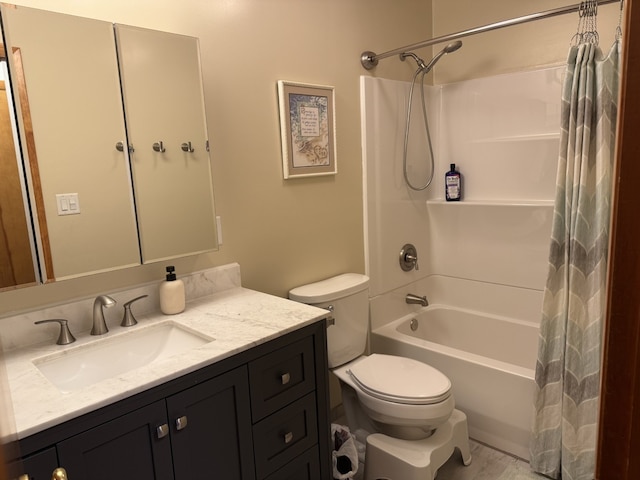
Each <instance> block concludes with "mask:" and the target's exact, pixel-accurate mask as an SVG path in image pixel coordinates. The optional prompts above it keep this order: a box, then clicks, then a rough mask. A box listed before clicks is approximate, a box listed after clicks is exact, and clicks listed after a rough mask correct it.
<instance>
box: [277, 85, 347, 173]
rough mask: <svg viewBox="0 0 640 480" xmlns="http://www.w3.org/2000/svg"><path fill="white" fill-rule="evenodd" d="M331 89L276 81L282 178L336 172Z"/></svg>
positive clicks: (333, 111)
mask: <svg viewBox="0 0 640 480" xmlns="http://www.w3.org/2000/svg"><path fill="white" fill-rule="evenodd" d="M333 90H334V89H333V87H327V86H323V85H308V84H303V83H293V82H285V81H283V80H279V81H278V103H279V105H280V131H281V132H280V133H281V137H282V169H283V174H284V178H294V177H310V176H316V175H335V174H336V173H337V171H338V169H337V162H336V147H335V141H336V139H335V110H334V99H333Z"/></svg>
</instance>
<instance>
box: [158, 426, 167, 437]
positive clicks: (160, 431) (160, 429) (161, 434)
mask: <svg viewBox="0 0 640 480" xmlns="http://www.w3.org/2000/svg"><path fill="white" fill-rule="evenodd" d="M156 435H157V436H158V438H164V437H166V436H167V435H169V425H167V424H166V423H163V424H162V425H158V426H157V427H156Z"/></svg>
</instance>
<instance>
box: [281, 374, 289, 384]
mask: <svg viewBox="0 0 640 480" xmlns="http://www.w3.org/2000/svg"><path fill="white" fill-rule="evenodd" d="M280 380H281V381H282V385H286V384H287V383H289V382H290V381H291V374H290V373H289V372H287V373H283V374H282V375H280Z"/></svg>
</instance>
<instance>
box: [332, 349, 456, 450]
mask: <svg viewBox="0 0 640 480" xmlns="http://www.w3.org/2000/svg"><path fill="white" fill-rule="evenodd" d="M332 372H333V374H334V375H336V377H338V379H339V380H340V381H341V382H342V384H343V385H344V386H348V387H349V388H352V389H353V391H354V392H355V393H356V396H357V399H358V402H359V404H360V406H361V408H362V409H363V410H364V411H365V412H366V414H367V415H368V417H369V418H370V419H371V420H372V422H373V423H374V425H375V427H376V430H377V431H379V432H381V433H385V434H387V435H390V436H392V437H395V438H402V439H407V440H418V439H421V438H426V437H428V436H430V435H431V434H432V433H433V431H434V430H435V429H436V428H437V427H438V426H439V425H441V424H442V423H444V422H446V421H447V419H448V418H449V417H450V416H451V414H452V413H453V409H454V406H455V402H454V399H453V395H452V393H451V382H449V379H448V378H447V377H446V376H444V375H443V374H442V373H440V372H439V371H438V370H436V369H435V368H432V367H430V366H429V365H426V364H424V363H421V362H418V361H417V360H413V359H410V358H403V357H397V356H392V355H381V354H372V355H370V356H361V357H358V358H357V359H355V360H353V361H351V362H349V363H347V364H345V365H342V366H340V367H338V368H335V369H333V370H332Z"/></svg>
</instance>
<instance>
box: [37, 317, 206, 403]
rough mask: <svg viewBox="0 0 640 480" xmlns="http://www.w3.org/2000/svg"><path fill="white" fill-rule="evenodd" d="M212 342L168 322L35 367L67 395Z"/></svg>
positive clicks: (49, 358)
mask: <svg viewBox="0 0 640 480" xmlns="http://www.w3.org/2000/svg"><path fill="white" fill-rule="evenodd" d="M213 340H214V339H213V338H210V337H207V336H205V335H201V334H199V333H195V332H193V331H191V330H187V329H186V328H184V327H183V326H181V325H178V324H175V323H172V322H167V323H162V324H158V325H153V326H150V327H140V329H139V330H135V331H132V332H127V333H124V334H122V335H117V336H113V337H111V338H105V339H104V340H98V341H96V342H94V343H90V344H88V345H82V346H78V347H76V348H71V349H68V350H65V351H64V352H61V353H55V354H52V355H48V356H46V357H42V358H38V359H35V360H34V361H33V363H34V365H35V366H36V367H38V369H39V370H40V371H41V372H42V373H43V374H44V376H45V377H47V379H49V381H50V382H51V383H53V384H54V385H55V386H56V387H58V389H60V390H61V391H62V392H63V393H68V392H72V391H74V390H78V389H80V388H83V387H86V386H89V385H93V384H94V383H98V382H100V381H102V380H106V379H107V378H111V377H115V376H117V375H121V374H123V373H126V372H129V371H131V370H134V369H136V368H139V367H143V366H145V365H148V364H150V363H152V362H155V361H158V360H162V359H165V358H168V357H171V356H173V355H177V354H179V353H184V352H186V351H188V350H191V349H192V348H196V347H199V346H201V345H204V344H206V343H209V342H211V341H213Z"/></svg>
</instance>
